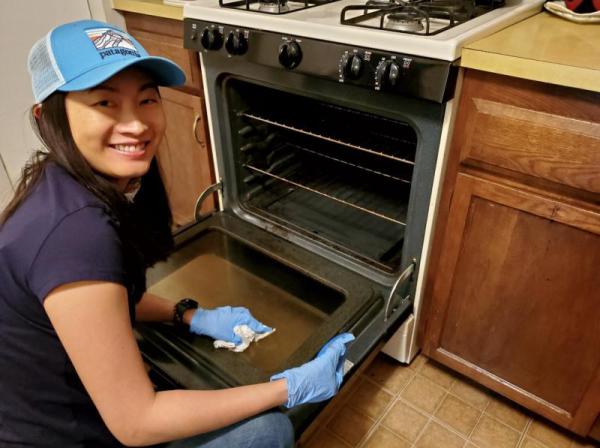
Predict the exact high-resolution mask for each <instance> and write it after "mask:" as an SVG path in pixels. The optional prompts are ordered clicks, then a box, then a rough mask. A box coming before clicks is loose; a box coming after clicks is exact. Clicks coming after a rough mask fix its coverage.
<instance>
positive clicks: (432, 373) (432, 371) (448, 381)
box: [419, 359, 457, 389]
mask: <svg viewBox="0 0 600 448" xmlns="http://www.w3.org/2000/svg"><path fill="white" fill-rule="evenodd" d="M419 373H420V374H421V375H423V376H424V377H427V378H429V379H430V380H431V381H433V382H434V383H436V384H438V385H440V386H442V387H443V388H444V389H448V388H449V387H450V386H452V384H453V383H454V381H456V378H457V377H456V376H455V375H454V374H453V373H452V372H451V371H450V370H449V369H447V368H446V367H444V366H442V365H441V364H438V363H436V362H435V361H433V360H431V359H430V360H429V361H427V363H426V364H424V365H423V367H421V369H420V370H419Z"/></svg>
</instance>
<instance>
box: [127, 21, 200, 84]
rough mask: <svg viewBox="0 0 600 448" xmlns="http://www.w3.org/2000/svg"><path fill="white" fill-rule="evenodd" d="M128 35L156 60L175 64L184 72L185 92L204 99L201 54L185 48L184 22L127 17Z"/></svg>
mask: <svg viewBox="0 0 600 448" xmlns="http://www.w3.org/2000/svg"><path fill="white" fill-rule="evenodd" d="M124 15H125V22H126V24H127V31H128V32H129V33H130V34H131V35H132V36H133V37H135V38H136V39H137V40H138V41H139V43H141V44H142V46H143V47H144V48H145V49H146V50H147V51H148V53H150V54H151V55H153V56H162V57H165V58H167V59H170V60H172V61H173V62H175V63H176V64H177V65H179V66H180V67H181V68H182V69H183V71H184V72H185V77H186V81H185V90H187V91H189V92H190V93H194V94H197V95H200V96H202V78H201V75H200V62H199V61H198V54H197V53H195V52H191V51H188V50H186V49H185V48H183V22H181V21H179V20H172V19H164V18H158V17H152V16H144V15H140V14H132V13H125V14H124Z"/></svg>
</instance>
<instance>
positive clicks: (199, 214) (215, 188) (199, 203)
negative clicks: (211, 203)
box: [194, 180, 223, 223]
mask: <svg viewBox="0 0 600 448" xmlns="http://www.w3.org/2000/svg"><path fill="white" fill-rule="evenodd" d="M215 191H223V181H222V180H220V181H219V182H217V183H216V184H212V185H210V186H209V187H207V188H206V189H205V190H204V191H203V192H202V193H200V196H198V199H196V205H195V207H194V218H195V219H196V222H197V223H198V222H200V221H203V220H204V219H206V218H208V217H209V216H210V215H203V214H202V211H201V208H202V203H203V202H204V201H205V200H206V199H207V198H208V197H209V196H210V195H211V194H213V193H214V192H215Z"/></svg>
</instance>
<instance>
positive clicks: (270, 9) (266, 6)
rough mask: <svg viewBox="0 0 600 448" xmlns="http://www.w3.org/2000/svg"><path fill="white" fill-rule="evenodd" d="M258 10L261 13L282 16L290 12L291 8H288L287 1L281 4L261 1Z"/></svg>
mask: <svg viewBox="0 0 600 448" xmlns="http://www.w3.org/2000/svg"><path fill="white" fill-rule="evenodd" d="M258 10H259V11H260V12H267V13H270V14H282V13H284V12H288V11H289V10H290V7H289V6H288V4H287V1H285V0H283V1H281V2H277V1H275V2H269V1H259V2H258Z"/></svg>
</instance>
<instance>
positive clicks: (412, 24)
mask: <svg viewBox="0 0 600 448" xmlns="http://www.w3.org/2000/svg"><path fill="white" fill-rule="evenodd" d="M383 27H384V28H385V29H388V30H395V31H405V32H408V33H418V32H420V31H423V29H424V27H423V18H422V17H421V16H419V15H418V14H416V13H414V12H410V11H406V12H403V11H399V12H393V13H390V14H387V15H386V16H385V22H384V25H383Z"/></svg>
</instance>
